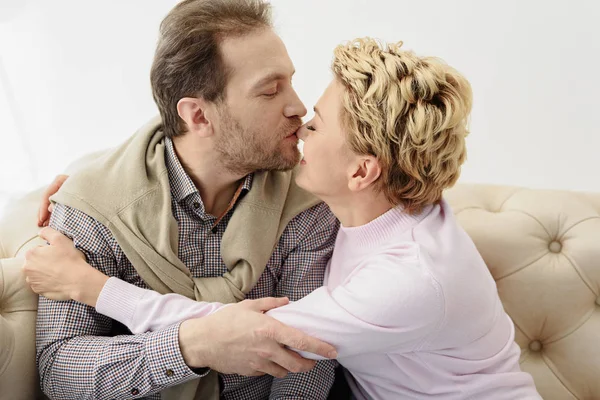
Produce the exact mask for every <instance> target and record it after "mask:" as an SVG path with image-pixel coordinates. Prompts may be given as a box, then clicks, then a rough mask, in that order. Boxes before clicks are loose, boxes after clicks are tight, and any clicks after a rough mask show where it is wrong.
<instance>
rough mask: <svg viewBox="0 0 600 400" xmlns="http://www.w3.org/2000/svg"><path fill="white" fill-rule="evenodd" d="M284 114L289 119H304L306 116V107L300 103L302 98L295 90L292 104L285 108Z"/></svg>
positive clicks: (291, 100) (292, 95)
mask: <svg viewBox="0 0 600 400" xmlns="http://www.w3.org/2000/svg"><path fill="white" fill-rule="evenodd" d="M284 114H285V116H286V117H288V118H292V117H296V116H297V117H300V118H302V117H304V116H305V115H306V107H304V104H303V103H302V101H300V98H299V97H298V94H297V93H296V91H295V90H294V89H292V94H291V98H290V103H289V104H288V105H287V107H286V108H285V110H284Z"/></svg>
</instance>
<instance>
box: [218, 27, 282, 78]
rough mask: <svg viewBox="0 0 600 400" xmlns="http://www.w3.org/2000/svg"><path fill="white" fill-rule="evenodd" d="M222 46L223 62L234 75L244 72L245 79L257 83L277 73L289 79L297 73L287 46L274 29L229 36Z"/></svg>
mask: <svg viewBox="0 0 600 400" xmlns="http://www.w3.org/2000/svg"><path fill="white" fill-rule="evenodd" d="M221 46H222V47H221V50H222V55H223V61H224V62H225V66H226V67H227V68H228V69H229V71H230V73H231V75H243V78H244V80H250V81H252V83H254V84H256V83H258V81H259V80H262V79H265V78H267V77H269V76H271V77H274V76H275V75H279V77H286V78H287V79H289V78H290V77H291V76H292V75H293V73H294V65H293V63H292V60H291V59H290V57H289V55H288V53H287V49H286V48H285V45H284V44H283V42H282V41H281V39H280V38H279V36H277V35H276V34H275V33H274V32H272V31H270V30H263V31H259V32H256V33H252V34H248V35H245V36H243V37H235V38H228V39H225V40H223V42H222V43H221ZM238 77H239V76H238ZM275 79H276V78H275Z"/></svg>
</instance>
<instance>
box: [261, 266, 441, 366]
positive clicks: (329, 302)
mask: <svg viewBox="0 0 600 400" xmlns="http://www.w3.org/2000/svg"><path fill="white" fill-rule="evenodd" d="M267 315H269V316H271V317H273V318H275V319H278V320H279V321H281V322H283V323H284V324H285V325H288V326H291V327H294V328H296V329H300V330H302V331H303V332H305V333H307V334H308V335H310V336H313V337H316V338H318V339H321V340H323V341H325V342H326V343H330V344H331V345H332V346H334V347H335V348H336V349H337V351H338V358H343V357H349V356H355V355H359V354H366V353H382V352H388V351H394V352H410V351H413V350H414V349H416V348H417V347H418V346H419V345H420V344H421V343H422V342H423V341H425V340H426V339H427V338H428V337H429V335H431V334H432V333H434V332H435V330H436V329H437V328H438V327H439V322H440V321H441V320H442V318H443V315H444V308H443V295H442V293H441V291H440V290H439V287H438V285H437V284H436V283H435V282H434V281H433V280H431V279H430V278H429V276H428V275H427V274H426V273H423V270H422V268H420V267H419V261H418V260H408V261H406V262H401V261H400V262H399V261H398V260H397V259H392V258H391V259H385V258H384V257H382V258H380V259H379V260H374V261H373V263H372V264H370V265H367V266H364V267H361V268H360V269H357V270H355V271H354V272H353V274H352V275H351V276H350V277H349V279H348V280H347V281H346V282H344V283H343V284H342V285H341V286H338V287H337V288H335V289H333V290H331V291H330V290H329V289H328V288H327V287H321V288H319V289H317V290H315V291H313V292H312V293H311V294H309V295H308V296H306V297H304V298H302V299H300V300H298V301H296V302H294V303H290V304H288V305H286V306H283V307H279V308H276V309H273V310H271V311H269V312H268V313H267ZM299 353H300V355H301V356H302V357H304V358H311V359H321V358H320V357H318V356H315V355H314V354H310V353H304V352H299Z"/></svg>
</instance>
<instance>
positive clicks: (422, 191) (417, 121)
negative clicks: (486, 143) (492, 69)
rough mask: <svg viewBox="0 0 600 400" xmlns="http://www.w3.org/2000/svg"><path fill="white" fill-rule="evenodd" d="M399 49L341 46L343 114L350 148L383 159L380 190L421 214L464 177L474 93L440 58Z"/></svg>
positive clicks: (337, 61) (364, 42)
mask: <svg viewBox="0 0 600 400" xmlns="http://www.w3.org/2000/svg"><path fill="white" fill-rule="evenodd" d="M401 46H402V42H399V43H395V44H389V45H387V46H383V45H381V44H379V43H378V42H377V41H375V40H373V39H370V38H363V39H356V40H354V41H352V42H350V43H348V44H346V45H341V46H338V47H337V48H336V49H335V58H334V61H333V72H334V74H335V76H336V77H337V79H339V80H340V82H342V84H343V85H344V87H345V90H344V94H343V96H342V111H341V116H340V118H341V122H342V126H343V127H344V129H345V131H346V132H347V140H348V143H349V146H350V148H351V149H352V151H354V152H355V153H357V154H369V155H373V156H375V157H377V159H378V160H379V162H380V163H381V165H382V174H381V176H380V177H379V180H378V181H377V182H376V184H377V189H379V190H381V191H382V192H383V193H384V194H385V196H386V197H387V199H388V200H389V201H390V202H391V203H392V204H396V205H397V204H402V205H403V206H404V209H405V210H406V211H407V212H409V213H418V212H419V211H420V210H422V208H423V207H424V206H427V205H429V204H433V203H435V202H437V201H439V200H440V199H441V198H442V192H443V191H444V189H446V188H448V187H450V186H452V185H454V183H456V181H457V179H458V177H459V175H460V167H461V165H462V164H463V162H464V161H465V159H466V154H467V153H466V146H465V137H466V136H467V134H468V133H469V131H468V127H467V126H468V118H469V114H470V112H471V104H472V92H471V85H470V84H469V82H468V81H467V80H466V79H465V78H464V77H463V76H462V75H461V74H460V73H459V72H457V71H456V70H455V69H453V68H452V67H450V66H448V65H447V64H445V63H444V62H443V61H442V60H440V59H438V58H433V57H419V56H417V55H415V54H414V53H413V52H411V51H404V50H401V49H400V47H401Z"/></svg>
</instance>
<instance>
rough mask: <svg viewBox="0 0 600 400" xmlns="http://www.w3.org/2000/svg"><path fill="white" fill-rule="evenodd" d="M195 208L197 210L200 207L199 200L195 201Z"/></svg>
mask: <svg viewBox="0 0 600 400" xmlns="http://www.w3.org/2000/svg"><path fill="white" fill-rule="evenodd" d="M194 208H195V209H196V210H197V209H199V208H200V203H198V202H197V201H196V202H194Z"/></svg>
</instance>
